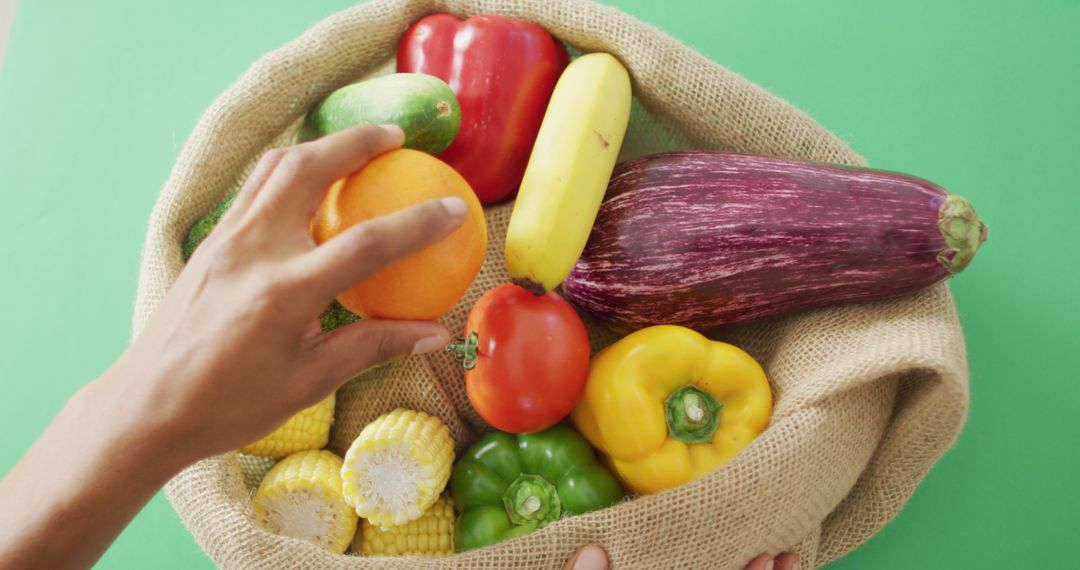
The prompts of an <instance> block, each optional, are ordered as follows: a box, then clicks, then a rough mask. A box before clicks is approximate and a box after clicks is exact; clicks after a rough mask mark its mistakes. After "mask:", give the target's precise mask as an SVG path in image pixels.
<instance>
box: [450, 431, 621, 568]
mask: <svg viewBox="0 0 1080 570" xmlns="http://www.w3.org/2000/svg"><path fill="white" fill-rule="evenodd" d="M450 488H451V492H452V493H453V496H454V505H455V507H456V508H457V509H458V511H459V512H460V513H461V514H460V516H458V519H457V527H456V532H455V537H456V543H457V550H458V552H464V551H466V550H471V549H473V548H480V547H483V546H487V545H489V544H495V543H496V542H499V541H502V540H506V539H510V538H514V537H518V536H522V535H525V534H529V533H530V532H532V531H534V530H536V529H538V528H540V527H543V526H545V525H547V524H549V523H551V522H554V521H556V520H558V519H559V517H561V516H563V515H577V514H581V513H587V512H589V511H595V510H597V509H602V508H604V507H609V506H611V505H613V504H615V503H617V502H619V499H621V498H622V496H623V492H622V489H621V488H620V487H619V484H618V483H617V482H616V481H615V478H614V477H613V476H612V475H611V473H610V472H609V471H608V470H607V469H605V468H604V467H603V466H601V465H600V464H599V463H597V461H596V455H594V454H593V450H592V448H591V447H589V444H588V443H586V442H585V439H584V438H582V437H581V436H580V435H578V433H577V432H575V431H574V430H572V429H570V428H568V427H566V426H555V427H553V428H551V429H548V430H545V431H541V432H537V433H531V434H522V435H514V434H510V433H505V432H501V431H497V432H494V433H491V434H488V435H486V436H484V437H483V438H481V439H480V441H477V442H476V443H475V444H473V446H472V447H470V448H469V450H468V451H466V452H465V454H464V455H463V456H462V457H461V459H460V460H459V461H458V462H457V464H455V465H454V471H453V474H452V475H451V477H450Z"/></svg>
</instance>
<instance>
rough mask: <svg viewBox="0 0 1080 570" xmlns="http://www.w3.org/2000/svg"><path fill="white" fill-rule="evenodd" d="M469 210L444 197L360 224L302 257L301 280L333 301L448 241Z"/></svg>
mask: <svg viewBox="0 0 1080 570" xmlns="http://www.w3.org/2000/svg"><path fill="white" fill-rule="evenodd" d="M467 210H468V207H467V206H466V205H465V201H464V200H462V199H460V198H443V199H441V200H428V201H426V202H422V203H420V204H417V205H415V206H412V207H410V208H406V209H404V210H400V211H398V212H394V213H393V214H388V215H386V216H382V217H379V218H375V219H372V220H368V221H366V222H362V223H359V224H356V225H355V226H352V227H351V228H349V229H347V230H345V231H344V232H342V233H340V234H338V235H337V236H335V237H334V238H333V239H331V240H330V241H328V242H326V243H324V244H322V245H321V246H319V247H317V248H315V250H314V251H312V252H311V253H309V254H307V255H306V256H305V257H303V258H301V260H300V261H299V262H298V269H297V276H298V278H299V279H301V280H303V281H305V282H306V284H307V286H309V287H311V288H312V289H313V290H317V291H319V292H321V293H322V294H323V296H325V297H326V298H327V299H329V298H330V297H333V296H335V295H337V294H338V293H341V292H342V291H344V290H346V289H348V288H350V287H352V286H353V285H355V284H356V283H359V282H360V281H363V280H364V278H366V277H368V276H369V275H371V274H373V273H375V272H376V271H378V270H379V269H381V268H383V267H384V266H386V265H388V264H390V263H392V262H394V261H396V260H398V259H400V258H402V257H405V256H407V255H409V254H411V253H414V252H416V251H419V250H421V249H423V248H424V247H427V246H428V245H430V244H432V243H434V242H436V241H438V240H440V239H442V238H443V237H446V236H447V235H449V234H450V233H451V232H452V231H454V230H455V229H457V228H458V226H460V225H461V223H462V222H463V221H464V220H465V213H466V212H467Z"/></svg>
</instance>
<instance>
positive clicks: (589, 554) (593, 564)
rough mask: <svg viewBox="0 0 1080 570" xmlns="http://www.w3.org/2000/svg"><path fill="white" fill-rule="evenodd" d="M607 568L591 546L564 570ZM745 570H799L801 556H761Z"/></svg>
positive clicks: (602, 555)
mask: <svg viewBox="0 0 1080 570" xmlns="http://www.w3.org/2000/svg"><path fill="white" fill-rule="evenodd" d="M607 567H608V559H607V553H606V552H604V549H602V548H600V547H599V546H596V545H589V546H586V547H584V548H582V549H581V550H579V551H577V552H576V553H575V554H574V555H573V556H571V557H570V560H567V561H566V564H565V565H564V566H563V570H607ZM743 570H799V555H797V554H794V553H791V552H785V553H783V554H780V555H779V556H777V557H776V558H775V559H774V558H773V557H772V556H769V555H768V554H761V555H759V556H758V557H757V558H754V559H753V560H751V561H750V563H749V564H747V565H746V568H744V569H743Z"/></svg>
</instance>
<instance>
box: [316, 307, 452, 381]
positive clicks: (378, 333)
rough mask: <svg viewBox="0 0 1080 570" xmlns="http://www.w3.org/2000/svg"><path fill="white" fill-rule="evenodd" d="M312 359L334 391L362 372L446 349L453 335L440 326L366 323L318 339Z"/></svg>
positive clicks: (398, 322) (422, 322)
mask: <svg viewBox="0 0 1080 570" xmlns="http://www.w3.org/2000/svg"><path fill="white" fill-rule="evenodd" d="M316 338H318V339H319V340H318V342H317V344H316V345H315V346H314V347H313V349H312V355H311V356H312V357H313V359H314V361H315V362H317V363H318V366H319V368H321V369H322V370H323V371H324V373H323V374H320V377H322V378H326V381H327V382H330V383H332V384H333V386H332V387H333V388H336V387H337V386H339V385H341V384H342V383H344V382H345V381H346V380H349V379H350V378H353V377H355V376H356V375H358V374H360V373H361V372H363V371H365V370H367V369H368V368H371V367H372V366H375V365H376V364H381V363H383V362H386V361H387V360H390V359H392V358H397V357H399V356H405V355H409V354H426V353H429V352H434V351H436V350H440V349H442V348H443V347H445V346H446V345H447V344H448V343H449V342H450V333H449V332H447V330H446V327H444V326H442V325H440V324H439V323H433V322H425V321H391V320H379V319H364V320H362V321H360V322H358V323H353V324H351V325H348V326H345V327H342V328H339V329H337V330H334V331H332V332H329V333H326V334H323V335H319V336H318V337H316Z"/></svg>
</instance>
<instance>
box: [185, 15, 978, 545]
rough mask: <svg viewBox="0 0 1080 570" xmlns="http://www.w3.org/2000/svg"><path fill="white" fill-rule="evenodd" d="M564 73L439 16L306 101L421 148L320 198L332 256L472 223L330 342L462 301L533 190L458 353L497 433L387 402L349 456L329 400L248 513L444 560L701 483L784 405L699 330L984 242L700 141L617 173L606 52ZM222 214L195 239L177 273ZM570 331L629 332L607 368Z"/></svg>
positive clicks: (948, 214) (389, 284) (338, 316)
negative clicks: (500, 208)
mask: <svg viewBox="0 0 1080 570" xmlns="http://www.w3.org/2000/svg"><path fill="white" fill-rule="evenodd" d="M568 60H569V58H568V56H567V51H566V49H565V48H564V47H563V45H562V44H561V43H560V42H559V41H558V40H556V39H555V38H553V37H552V36H551V35H550V34H548V32H546V31H545V30H544V29H542V28H541V27H539V26H537V25H536V24H533V23H530V22H525V21H519V20H512V19H508V18H504V17H500V16H488V15H484V16H473V17H471V18H469V19H467V20H461V19H459V18H457V17H455V16H450V15H445V14H439V15H434V16H428V17H426V18H423V19H422V20H420V21H418V22H416V23H415V24H414V25H413V27H412V28H410V29H409V30H408V31H407V32H406V33H405V35H404V36H403V38H402V39H401V43H400V45H399V51H398V58H397V63H398V72H399V73H397V74H394V75H389V76H385V77H380V78H376V79H371V80H368V81H364V82H361V83H356V84H353V85H348V86H345V87H342V88H341V89H339V90H337V91H335V92H334V93H331V94H330V95H329V96H327V97H326V98H325V99H323V100H322V101H320V102H319V103H317V104H316V105H314V106H313V107H312V108H311V109H310V110H309V112H308V114H307V116H306V118H305V120H304V122H303V125H302V127H301V130H300V133H299V139H300V140H307V139H312V138H317V137H319V136H323V135H325V134H328V133H331V132H334V131H337V130H341V129H343V128H348V127H350V126H354V125H358V124H365V123H372V124H382V123H394V124H397V125H399V126H401V127H402V129H403V130H404V132H405V134H406V138H405V144H404V146H405V148H404V149H402V150H397V151H392V152H390V153H387V154H384V155H382V156H380V157H378V158H376V159H375V160H373V161H372V162H371V163H370V164H369V165H368V166H366V167H365V168H364V169H362V170H360V171H359V172H356V173H354V174H353V175H351V176H349V177H347V178H345V179H343V180H340V181H338V182H336V183H335V184H334V185H333V186H332V187H331V188H329V189H328V192H327V196H326V199H325V201H324V203H323V205H322V207H321V208H320V209H319V211H318V213H317V214H316V216H315V218H314V219H313V220H312V226H311V227H312V237H313V239H314V240H315V241H316V242H318V243H322V242H324V241H326V240H328V239H330V238H332V237H333V236H334V235H337V234H338V233H340V232H342V231H344V230H345V229H347V228H348V227H350V226H351V225H354V224H356V223H359V222H362V221H365V220H368V219H371V218H374V217H378V216H381V215H384V214H388V213H391V212H394V211H397V210H400V209H402V208H405V207H408V206H409V205H412V204H415V203H417V202H420V201H423V200H426V199H429V198H438V197H444V196H458V197H461V198H463V199H465V200H466V202H467V204H468V207H469V214H468V216H467V220H466V222H465V224H464V225H463V226H462V227H461V228H459V229H458V230H457V231H455V232H454V233H453V234H451V235H450V236H448V237H446V238H445V239H444V240H442V241H440V242H439V243H437V244H434V245H433V246H431V247H429V248H427V249H425V250H423V251H421V252H418V253H417V254H414V255H413V256H411V257H409V258H406V259H404V260H401V261H400V262H398V263H396V264H394V265H392V266H389V267H387V268H385V269H384V270H383V271H380V272H379V273H376V274H375V275H373V276H371V277H369V278H368V279H366V280H365V281H363V282H361V283H358V284H356V285H355V286H354V287H352V288H351V289H349V290H348V291H346V292H344V293H342V294H341V295H340V296H339V297H338V300H337V302H335V303H334V304H333V305H332V306H331V307H329V308H327V310H326V312H325V313H324V314H323V315H322V318H321V324H322V327H323V330H324V331H329V330H333V329H334V328H337V327H341V326H348V325H349V324H351V323H353V322H355V321H356V320H358V319H361V318H365V317H378V318H401V319H435V318H438V317H440V316H442V315H443V314H444V313H446V312H447V311H449V310H451V309H452V308H453V307H454V306H455V305H457V303H458V302H459V300H460V299H461V297H462V295H463V294H464V293H465V291H466V290H467V289H468V288H469V287H470V286H471V285H472V284H473V282H474V280H475V278H476V276H477V275H478V273H479V272H480V269H481V265H482V264H483V262H484V257H485V253H486V251H487V247H488V237H489V236H488V227H487V223H486V222H485V217H484V207H486V206H496V205H498V204H500V203H504V202H505V201H507V200H509V199H511V198H513V197H515V195H516V201H515V202H514V203H513V211H512V214H511V216H510V222H509V228H508V231H507V235H506V242H505V243H506V245H505V251H504V252H503V254H504V255H505V264H506V267H507V270H508V273H509V276H510V278H511V280H512V281H513V282H512V283H505V284H500V285H498V286H496V287H493V288H492V289H490V290H489V291H488V292H487V293H486V294H485V295H484V296H483V297H481V298H480V299H479V301H477V302H476V304H475V305H474V306H473V307H472V310H471V312H470V314H469V317H468V319H467V322H466V324H465V328H464V330H462V331H461V333H462V337H461V339H460V340H459V341H458V342H455V343H454V344H453V345H451V346H450V347H448V350H449V351H451V352H453V353H454V354H455V355H456V356H457V357H458V358H459V359H460V363H461V368H462V372H463V382H464V385H465V392H466V394H467V397H468V400H469V402H470V403H471V405H472V407H473V409H474V410H475V412H476V414H477V415H478V416H479V417H480V418H482V419H483V420H484V421H485V422H487V424H489V425H490V426H491V428H493V429H492V430H491V431H490V432H489V433H487V435H485V436H483V437H481V438H480V439H479V440H477V441H476V442H474V443H473V444H472V446H471V447H469V448H467V450H466V451H464V453H463V454H462V455H461V456H460V457H457V458H455V455H454V449H455V441H454V440H453V438H452V437H451V435H450V430H449V429H448V427H447V425H446V422H445V420H448V419H449V418H439V417H436V416H434V415H431V414H428V413H425V412H423V411H418V410H410V409H404V408H394V409H385V410H380V412H379V413H381V414H382V415H381V416H379V417H377V418H376V419H374V420H373V421H371V422H370V423H369V424H368V425H367V426H366V427H364V428H363V429H362V430H361V431H360V432H359V435H357V437H356V438H355V440H354V441H353V443H352V445H351V446H350V447H349V449H348V452H347V453H345V454H344V457H341V456H338V455H336V454H334V453H333V452H331V451H329V450H326V449H324V448H325V447H326V446H327V444H328V441H329V439H330V427H331V423H332V422H333V419H334V406H335V397H334V396H331V397H330V398H328V399H326V400H324V401H323V402H320V403H319V404H316V405H315V406H312V407H311V408H309V409H307V410H304V411H302V412H301V413H299V414H297V415H296V416H294V417H293V418H292V419H291V420H289V421H288V422H287V423H286V424H284V425H283V426H281V427H280V428H279V429H278V430H276V431H275V432H273V433H271V434H270V435H268V436H266V437H265V438H263V439H261V440H259V441H257V442H253V443H252V444H250V445H248V446H245V447H244V448H243V449H241V450H239V451H240V452H241V453H244V454H248V455H257V456H264V457H271V458H275V459H278V461H277V463H276V464H275V465H274V466H273V467H272V468H271V469H270V471H269V472H268V473H267V474H266V475H265V477H264V478H263V480H262V483H261V484H260V485H259V488H258V490H257V491H256V493H255V494H254V497H253V509H254V512H255V514H256V516H257V518H258V519H259V521H260V522H261V524H262V525H263V526H264V527H265V528H267V529H268V530H270V531H271V532H274V533H278V534H281V535H286V536H291V537H295V538H300V539H303V540H308V541H311V542H314V543H316V544H318V545H320V546H321V547H323V548H325V549H327V550H330V551H332V552H346V551H347V550H350V549H351V550H352V551H353V552H354V553H356V554H358V555H364V556H378V555H385V556H396V555H447V554H451V553H452V552H455V551H456V552H461V551H465V550H470V549H474V548H480V547H484V546H488V545H491V544H495V543H497V542H499V541H502V540H507V539H511V538H514V537H518V536H523V535H526V534H528V533H531V532H534V531H536V530H537V529H539V528H542V527H544V526H546V525H548V524H551V523H554V522H555V521H557V520H559V519H561V518H565V517H570V516H574V515H578V514H582V513H587V512H590V511H594V510H598V509H603V508H606V507H609V506H612V505H614V504H615V503H617V502H619V501H621V500H624V499H632V498H633V497H634V496H635V495H642V494H650V493H658V492H662V491H664V490H665V489H670V488H673V487H676V486H679V485H683V484H685V483H688V482H690V481H692V480H694V479H697V478H700V477H703V476H705V475H707V474H709V473H710V472H712V471H714V470H715V469H717V468H718V467H720V466H721V465H723V464H724V463H726V462H727V461H729V460H731V459H732V458H733V457H735V456H736V455H737V454H738V453H739V451H740V450H742V449H743V448H745V447H746V446H747V445H749V444H750V443H751V442H752V441H753V440H754V438H755V437H757V436H758V435H760V434H761V433H762V432H764V431H765V430H766V429H767V427H768V425H769V422H770V419H771V415H772V405H773V392H772V389H771V388H770V385H769V381H768V379H767V376H766V375H767V371H766V370H764V369H763V368H762V366H761V365H760V364H759V363H758V362H757V361H755V359H754V358H753V357H752V356H751V355H750V354H748V353H747V352H745V351H743V350H741V349H740V348H738V347H736V346H733V345H730V344H726V343H723V342H719V341H715V340H710V339H709V338H707V337H706V336H704V334H706V333H711V332H713V331H715V330H716V329H718V328H720V327H723V326H726V325H730V324H735V323H743V322H748V321H752V320H756V319H760V318H764V317H771V316H775V315H780V314H786V313H789V312H792V311H797V310H802V309H808V308H814V307H820V306H825V305H831V304H836V303H841V302H853V301H864V300H873V299H881V298H887V297H895V296H899V295H905V294H909V293H912V292H915V291H918V290H921V289H923V288H926V287H928V286H930V285H933V284H935V283H938V282H940V281H942V280H944V279H947V278H949V277H950V276H952V275H954V274H956V273H958V272H959V271H961V270H963V269H964V267H966V266H967V265H968V264H969V263H970V262H971V260H972V258H973V256H974V255H975V253H976V251H977V250H978V248H979V246H980V245H981V243H982V242H983V241H984V240H985V239H986V236H987V230H986V226H985V225H984V224H983V223H982V222H981V221H980V220H979V218H978V216H977V215H976V214H975V212H974V209H973V208H972V207H971V205H970V204H969V203H968V202H967V201H966V200H964V199H963V198H960V197H959V196H955V195H951V194H949V193H948V192H947V191H945V190H944V189H942V188H940V187H939V186H937V185H935V184H933V183H931V182H928V181H926V180H922V179H919V178H915V177H912V176H908V175H902V174H896V173H890V172H882V171H876V170H870V169H863V168H850V167H841V166H835V165H827V164H817V163H809V162H805V161H799V160H791V159H785V158H778V157H765V156H751V155H741V154H731V153H720V152H707V151H695V152H680V153H667V154H657V155H650V156H645V157H641V158H638V159H636V160H632V161H629V162H624V163H622V164H616V162H617V160H618V157H619V151H620V147H621V145H622V141H623V137H624V135H625V133H626V129H627V124H628V121H629V117H630V107H631V100H632V84H631V79H630V76H629V74H628V73H627V71H626V69H625V68H624V67H623V66H622V64H621V63H620V62H619V61H618V59H616V58H615V57H613V56H612V55H610V54H606V53H600V52H596V53H589V54H586V55H583V56H581V57H578V58H577V59H575V60H573V61H572V62H570V61H568ZM231 200H232V197H231V196H229V197H226V199H225V200H224V201H222V203H221V204H220V205H219V206H218V207H217V208H216V209H215V210H214V211H213V212H212V213H211V214H209V215H208V216H207V217H205V218H203V219H200V220H198V221H197V222H196V223H195V224H194V225H193V226H192V227H191V228H190V230H189V232H188V234H187V236H186V238H185V239H184V241H183V244H182V252H183V256H184V258H185V259H186V258H187V257H189V256H190V255H191V253H192V252H193V251H194V250H195V248H196V247H198V244H199V243H200V241H201V240H202V239H203V238H204V237H205V236H206V235H207V234H208V233H209V232H210V231H211V230H212V229H213V226H214V224H216V222H217V220H218V219H220V217H221V216H222V215H223V213H224V212H225V211H227V209H228V208H229V206H230V204H231ZM488 261H489V262H490V261H491V260H488ZM578 311H580V314H579V312H578ZM579 315H585V316H587V317H588V318H592V319H596V320H598V321H600V322H603V323H604V324H606V325H608V326H609V327H611V328H612V329H613V330H616V331H619V332H620V333H623V334H625V336H624V337H623V338H622V339H621V340H619V341H617V342H615V343H614V344H612V345H610V346H608V347H607V348H605V349H604V350H602V351H599V352H598V353H596V354H590V342H589V341H590V339H589V335H588V332H587V328H586V326H585V324H584V322H583V321H582V317H581V316H579ZM457 443H459V444H462V443H467V442H457Z"/></svg>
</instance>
